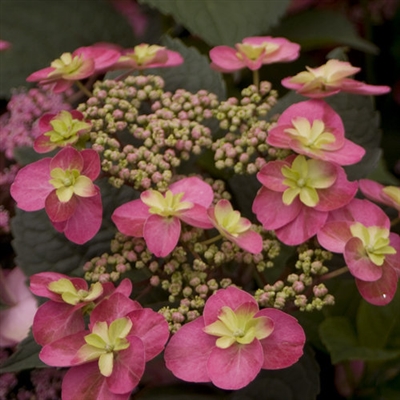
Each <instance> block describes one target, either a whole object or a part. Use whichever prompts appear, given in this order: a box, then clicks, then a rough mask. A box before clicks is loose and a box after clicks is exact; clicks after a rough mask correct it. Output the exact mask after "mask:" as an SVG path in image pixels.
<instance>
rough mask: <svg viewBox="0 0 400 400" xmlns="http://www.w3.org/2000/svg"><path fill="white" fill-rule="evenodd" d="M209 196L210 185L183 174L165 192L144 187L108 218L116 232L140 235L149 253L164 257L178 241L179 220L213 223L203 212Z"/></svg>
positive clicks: (201, 225)
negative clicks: (133, 198) (139, 193)
mask: <svg viewBox="0 0 400 400" xmlns="http://www.w3.org/2000/svg"><path fill="white" fill-rule="evenodd" d="M213 196H214V194H213V191H212V188H211V186H210V185H208V184H207V183H205V182H203V181H202V180H200V179H199V178H196V177H191V178H184V179H181V180H179V181H177V182H175V183H173V184H172V185H170V187H169V189H168V190H167V191H166V193H160V192H158V191H156V190H152V189H150V190H146V191H145V192H143V193H142V194H141V196H140V199H137V200H133V201H131V202H128V203H126V204H123V205H122V206H120V207H118V208H117V209H116V210H115V211H114V213H113V215H112V217H111V218H112V220H113V221H114V223H115V225H116V226H117V228H118V230H119V231H120V232H122V233H123V234H125V235H129V236H134V237H143V238H144V240H145V241H146V244H147V247H148V249H149V250H150V251H151V252H152V253H153V254H155V255H156V256H157V257H165V256H167V255H168V254H170V253H171V252H172V251H173V250H174V248H175V246H176V245H177V243H178V240H179V236H180V233H181V221H183V222H185V223H187V224H189V225H191V226H195V227H199V228H205V229H209V228H212V227H213V225H212V223H211V222H210V220H209V218H208V215H207V208H208V207H209V205H210V204H211V202H212V199H213Z"/></svg>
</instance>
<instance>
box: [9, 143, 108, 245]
mask: <svg viewBox="0 0 400 400" xmlns="http://www.w3.org/2000/svg"><path fill="white" fill-rule="evenodd" d="M99 173H100V158H99V155H98V154H97V153H96V152H95V151H94V150H91V149H88V150H82V151H80V152H79V151H77V150H75V149H74V148H72V147H65V148H63V149H62V150H60V152H59V153H57V154H56V155H55V156H54V157H53V158H43V159H41V160H39V161H36V162H34V163H32V164H29V165H27V166H25V167H24V168H22V169H21V170H19V171H18V174H17V176H16V177H15V180H14V183H13V184H12V185H11V190H10V192H11V196H12V197H13V198H14V200H15V201H16V202H17V206H18V207H19V208H21V209H22V210H24V211H37V210H41V209H43V208H45V210H46V213H47V215H48V216H49V218H50V221H51V222H52V224H53V226H54V227H55V228H56V229H57V230H58V231H59V232H63V233H64V234H65V236H66V237H67V238H68V239H69V240H71V241H72V242H74V243H77V244H83V243H85V242H87V241H88V240H90V239H92V238H93V236H94V235H95V234H96V233H97V232H98V230H99V229H100V226H101V222H102V202H101V195H100V190H99V188H98V186H96V185H94V184H93V181H94V180H95V179H96V178H97V177H98V175H99Z"/></svg>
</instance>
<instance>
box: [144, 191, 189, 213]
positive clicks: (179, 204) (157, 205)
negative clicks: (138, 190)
mask: <svg viewBox="0 0 400 400" xmlns="http://www.w3.org/2000/svg"><path fill="white" fill-rule="evenodd" d="M183 196H184V193H176V194H173V193H172V192H171V191H170V190H167V191H166V193H165V194H164V195H163V194H162V193H160V192H158V191H156V190H152V189H150V190H147V191H146V192H144V195H142V196H141V200H142V201H143V203H145V204H146V205H147V206H149V207H150V208H149V213H150V214H157V215H161V216H162V217H171V216H174V215H177V214H179V213H180V212H181V211H183V210H188V209H190V208H192V207H193V203H192V202H190V201H182V197H183Z"/></svg>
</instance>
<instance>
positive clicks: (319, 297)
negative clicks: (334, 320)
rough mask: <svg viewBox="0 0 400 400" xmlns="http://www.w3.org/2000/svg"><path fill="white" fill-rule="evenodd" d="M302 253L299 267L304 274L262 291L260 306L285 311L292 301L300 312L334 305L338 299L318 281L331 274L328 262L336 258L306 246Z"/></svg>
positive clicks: (258, 296) (301, 248) (260, 290)
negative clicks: (317, 278) (324, 275)
mask: <svg viewBox="0 0 400 400" xmlns="http://www.w3.org/2000/svg"><path fill="white" fill-rule="evenodd" d="M298 252H299V256H298V261H297V262H296V265H295V267H296V269H297V270H300V273H292V274H290V275H288V276H287V278H286V283H285V282H283V281H282V280H279V281H277V282H275V283H274V284H273V285H269V284H268V285H265V286H264V288H263V289H258V290H257V291H256V293H255V299H256V301H257V302H258V303H259V304H260V306H262V307H274V308H278V309H282V308H284V307H285V306H286V305H287V303H288V302H292V303H293V304H294V305H295V306H296V307H297V308H299V310H300V311H313V310H321V309H322V308H323V307H324V306H326V305H333V304H334V297H333V296H332V295H331V294H329V293H328V289H327V288H326V286H325V285H324V284H323V283H319V284H315V280H314V278H315V277H316V276H320V275H322V274H325V273H326V272H327V271H328V268H327V267H326V266H325V265H324V263H325V262H326V261H328V260H330V259H331V258H332V253H330V252H328V251H325V250H322V249H319V248H317V249H309V248H307V246H306V245H303V246H300V247H299V249H298Z"/></svg>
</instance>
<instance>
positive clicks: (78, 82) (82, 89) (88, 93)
mask: <svg viewBox="0 0 400 400" xmlns="http://www.w3.org/2000/svg"><path fill="white" fill-rule="evenodd" d="M75 83H76V86H78V88H79V90H80V91H81V92H82V93H85V95H86V96H87V97H92V96H93V94H92V92H91V91H90V90H89V89H88V88H87V87H86V86H85V85H84V84H83V83H82V82H81V81H75Z"/></svg>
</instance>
